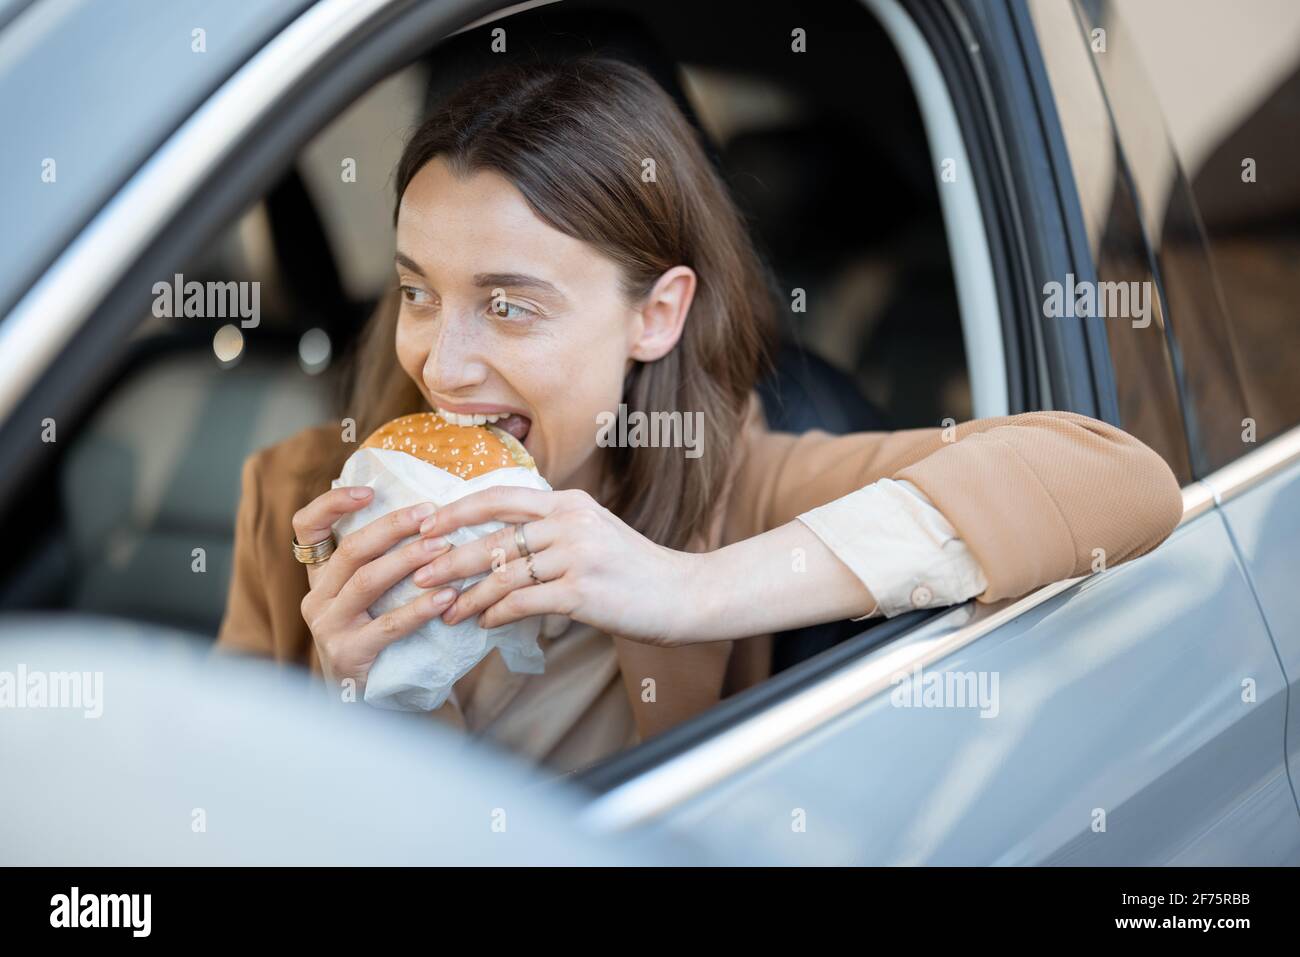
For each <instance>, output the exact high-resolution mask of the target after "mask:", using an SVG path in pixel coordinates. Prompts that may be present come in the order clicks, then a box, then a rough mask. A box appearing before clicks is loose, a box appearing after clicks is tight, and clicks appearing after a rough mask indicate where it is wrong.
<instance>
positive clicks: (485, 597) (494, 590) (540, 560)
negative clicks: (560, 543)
mask: <svg viewBox="0 0 1300 957" xmlns="http://www.w3.org/2000/svg"><path fill="white" fill-rule="evenodd" d="M532 558H533V571H534V572H536V574H537V577H538V579H540V580H541V581H542V582H543V583H545V582H548V581H551V580H553V579H556V578H559V577H560V576H561V575H563V574H564V571H565V567H564V565H565V563H564V557H563V555H562V554H561V550H560V549H554V548H552V549H547V550H546V551H544V552H541V553H538V554H535V555H533V556H532ZM535 585H537V582H536V581H534V580H533V576H532V575H530V574H529V573H528V559H526V558H519V559H516V560H515V561H513V562H508V563H506V564H505V565H502V566H501V567H500V568H498V569H497V570H496V571H494V572H493V573H492V574H491V575H489V576H488V577H487V578H484V579H483V580H482V581H478V582H475V583H474V584H473V585H472V586H471V587H469V588H467V589H465V590H464V591H463V592H461V593H460V597H459V598H457V599H456V602H455V604H453V605H452V606H451V607H450V608H448V609H447V610H446V611H445V612H444V613H443V616H442V620H443V621H444V622H446V623H447V624H449V625H454V624H456V623H457V622H461V621H464V620H465V619H466V618H470V617H473V616H474V615H477V614H478V613H479V612H481V611H483V610H485V609H487V608H490V607H491V606H493V605H495V604H496V603H497V602H499V601H500V600H501V599H502V598H504V597H505V596H506V595H508V594H510V592H512V591H515V590H517V589H520V588H528V587H530V586H535Z"/></svg>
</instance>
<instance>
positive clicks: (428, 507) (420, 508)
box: [411, 502, 437, 528]
mask: <svg viewBox="0 0 1300 957" xmlns="http://www.w3.org/2000/svg"><path fill="white" fill-rule="evenodd" d="M436 511H437V508H436V507H435V506H434V504H433V503H432V502H425V503H424V504H423V505H417V506H415V508H413V509H411V520H412V521H414V522H418V521H419V520H420V519H422V518H428V517H429V516H430V515H432V514H433V513H434V512H436ZM420 527H421V528H423V527H424V526H423V525H421V526H420Z"/></svg>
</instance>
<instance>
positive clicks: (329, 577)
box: [293, 487, 457, 690]
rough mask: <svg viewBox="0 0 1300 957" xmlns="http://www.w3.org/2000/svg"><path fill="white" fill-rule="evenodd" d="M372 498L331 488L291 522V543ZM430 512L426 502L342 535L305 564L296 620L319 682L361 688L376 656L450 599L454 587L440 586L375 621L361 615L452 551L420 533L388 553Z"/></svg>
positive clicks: (312, 537)
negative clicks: (305, 634) (308, 641)
mask: <svg viewBox="0 0 1300 957" xmlns="http://www.w3.org/2000/svg"><path fill="white" fill-rule="evenodd" d="M373 494H374V493H373V492H372V491H371V490H370V489H368V488H365V487H354V488H336V489H331V490H330V491H328V492H326V493H325V494H324V495H321V496H319V497H318V498H316V499H313V500H312V502H311V503H310V504H308V505H306V506H305V507H304V508H302V509H301V510H300V511H299V512H298V513H297V514H295V515H294V517H293V531H294V535H296V536H297V538H298V542H299V543H300V544H303V545H308V544H311V543H313V542H319V541H321V540H323V539H325V538H326V537H328V536H329V535H330V534H331V532H330V529H331V527H332V526H333V524H334V523H335V522H336V521H338V520H339V519H340V518H342V517H343V516H344V515H346V514H348V513H349V512H355V511H357V510H358V509H360V508H364V507H365V506H366V505H367V504H368V503H369V502H370V499H371V497H372V495H373ZM433 513H434V506H433V505H432V504H430V503H426V504H424V505H416V506H413V507H411V508H403V509H398V510H397V511H395V512H390V513H389V514H387V515H385V516H383V517H381V518H377V519H375V520H374V521H373V522H371V523H370V524H368V525H365V526H363V527H362V528H359V529H357V530H356V531H355V532H353V533H352V534H351V535H347V536H345V537H344V538H343V539H342V541H340V542H339V543H338V548H337V549H336V550H335V551H334V554H333V555H331V556H330V557H329V559H328V560H326V561H324V562H322V563H320V564H317V565H308V566H307V581H308V583H309V584H310V586H311V590H310V591H308V592H307V596H306V597H305V598H303V600H302V617H303V620H304V621H306V622H307V627H308V628H310V629H311V635H312V639H313V641H314V642H315V644H316V653H317V654H318V655H319V657H320V663H321V670H322V671H323V672H324V674H325V677H326V679H328V680H330V681H333V682H335V683H339V682H343V681H345V680H347V679H349V678H350V679H352V680H354V681H355V682H356V683H357V689H358V690H360V689H362V688H364V687H365V683H366V675H367V674H369V672H370V666H371V665H372V664H373V663H374V660H375V658H377V657H378V656H379V652H381V651H382V650H383V649H384V648H386V647H388V646H389V645H391V644H392V643H393V642H395V641H397V640H398V639H399V638H403V637H405V636H406V635H409V634H410V633H411V632H412V631H414V630H415V629H416V628H418V627H420V625H422V624H424V623H425V622H427V621H431V620H432V619H434V618H436V617H438V615H440V614H442V612H443V611H444V610H446V608H447V606H449V605H450V604H451V602H452V601H453V600H454V599H455V597H456V594H457V593H456V590H455V589H454V588H444V589H440V590H438V591H434V592H430V593H427V594H424V595H421V596H420V597H419V598H416V599H415V600H413V601H411V602H409V603H407V604H406V605H403V606H402V607H401V608H397V609H394V610H393V611H390V612H388V613H387V614H384V615H380V616H379V617H378V618H372V617H371V616H370V613H369V612H368V611H367V610H366V609H368V608H369V607H370V606H371V605H373V604H374V603H375V601H376V600H378V598H379V597H380V596H381V595H383V594H384V592H386V591H388V589H390V588H392V587H393V586H394V585H396V584H397V583H398V582H400V581H401V580H402V579H403V578H405V577H406V576H407V575H409V574H411V572H413V571H415V570H416V569H417V568H419V567H421V566H422V565H425V564H427V563H428V562H429V560H430V559H432V558H436V557H437V556H438V555H441V554H442V553H444V552H446V551H447V550H448V549H450V548H451V546H450V545H449V544H448V543H447V541H446V540H445V539H442V538H432V537H428V536H424V537H418V538H416V540H415V541H413V542H411V543H410V544H408V545H406V546H404V547H402V548H398V549H394V550H393V551H392V552H389V549H390V548H392V547H393V546H394V545H396V544H397V543H398V542H400V541H401V540H402V539H404V538H409V537H410V536H412V535H417V534H418V532H419V529H420V524H421V523H422V522H423V521H425V519H427V518H428V517H429V516H430V515H432V514H433Z"/></svg>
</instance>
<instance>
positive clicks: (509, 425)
mask: <svg viewBox="0 0 1300 957" xmlns="http://www.w3.org/2000/svg"><path fill="white" fill-rule="evenodd" d="M434 411H435V412H437V413H438V416H439V418H441V419H443V420H444V421H446V422H450V423H451V424H452V425H495V426H496V427H497V428H498V429H501V430H502V431H503V432H509V433H510V434H511V435H513V436H514V437H515V438H517V439H518V440H519V441H520V442H525V441H526V440H527V438H528V432H529V430H530V429H531V428H532V425H533V420H532V419H530V418H528V416H526V415H520V414H519V413H517V412H486V413H485V412H469V413H466V412H448V411H447V410H446V409H435V410H434Z"/></svg>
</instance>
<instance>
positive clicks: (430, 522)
mask: <svg viewBox="0 0 1300 957" xmlns="http://www.w3.org/2000/svg"><path fill="white" fill-rule="evenodd" d="M437 526H438V516H437V515H434V517H433V518H427V519H425V520H424V524H422V525H421V526H420V534H421V535H428V534H429V533H430V532H431V531H433V530H434V529H435V528H437Z"/></svg>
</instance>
